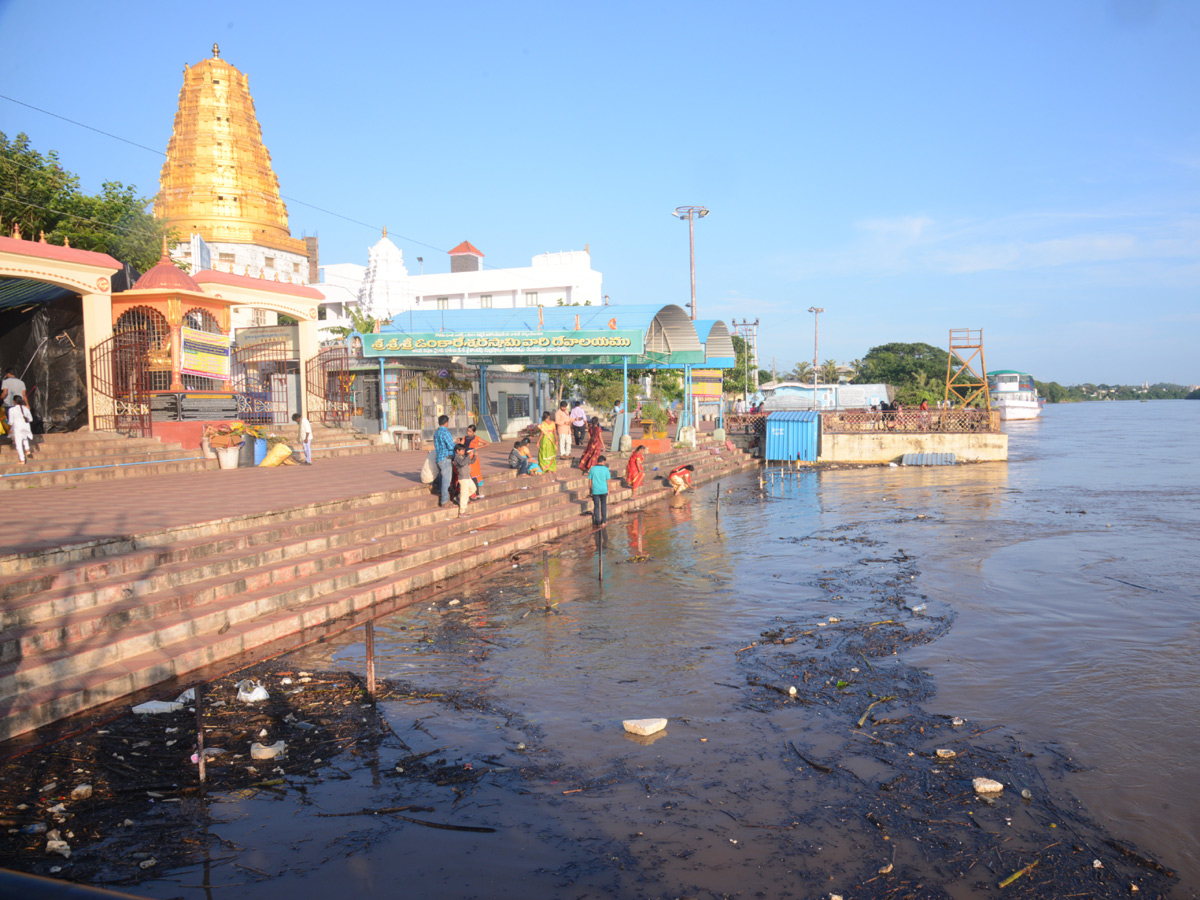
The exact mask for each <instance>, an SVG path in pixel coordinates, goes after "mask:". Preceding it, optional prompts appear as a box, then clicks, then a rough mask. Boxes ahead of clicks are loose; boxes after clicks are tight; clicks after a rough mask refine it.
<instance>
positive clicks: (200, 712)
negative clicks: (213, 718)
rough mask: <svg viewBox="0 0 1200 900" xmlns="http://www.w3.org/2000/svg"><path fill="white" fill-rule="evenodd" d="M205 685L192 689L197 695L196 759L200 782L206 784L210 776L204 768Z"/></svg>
mask: <svg viewBox="0 0 1200 900" xmlns="http://www.w3.org/2000/svg"><path fill="white" fill-rule="evenodd" d="M203 688H204V685H202V684H198V685H196V686H195V687H194V688H193V689H192V690H193V692H194V693H195V696H196V760H197V762H198V765H199V766H200V770H199V771H200V783H201V784H204V781H205V779H206V778H207V777H208V775H207V772H206V770H205V768H204V707H203V705H202V703H203V700H204V697H203V694H202V693H201V692H202V690H203Z"/></svg>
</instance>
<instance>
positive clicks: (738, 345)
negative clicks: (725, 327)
mask: <svg viewBox="0 0 1200 900" xmlns="http://www.w3.org/2000/svg"><path fill="white" fill-rule="evenodd" d="M732 338H733V353H734V358H735V359H736V360H737V361H736V362H735V363H734V365H733V368H732V369H726V370H725V374H724V377H723V378H722V379H721V390H723V391H724V392H725V393H727V394H738V395H740V394H742V393H743V392H751V393H752V392H753V391H754V374H755V373H754V370H753V369H751V368H750V360H749V358H748V357H749V347H748V345H747V343H746V339H745V338H744V337H742V336H741V335H740V334H735V335H732ZM747 378H749V384H748V386H747Z"/></svg>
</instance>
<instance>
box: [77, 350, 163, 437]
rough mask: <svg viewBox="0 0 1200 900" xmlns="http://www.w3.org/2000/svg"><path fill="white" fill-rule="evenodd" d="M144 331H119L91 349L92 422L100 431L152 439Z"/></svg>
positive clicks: (147, 351)
mask: <svg viewBox="0 0 1200 900" xmlns="http://www.w3.org/2000/svg"><path fill="white" fill-rule="evenodd" d="M149 351H150V339H149V336H148V335H147V334H146V332H145V331H120V332H117V333H116V334H114V335H113V336H112V337H111V338H109V339H108V340H106V341H104V342H102V343H100V344H97V345H96V346H95V347H93V348H92V351H91V352H92V397H93V401H94V403H95V408H94V409H93V410H92V419H93V421H94V422H95V427H96V429H97V430H98V431H118V432H121V433H122V434H127V435H131V436H137V437H149V436H150V392H149V391H148V390H147V383H146V360H147V355H148V353H149Z"/></svg>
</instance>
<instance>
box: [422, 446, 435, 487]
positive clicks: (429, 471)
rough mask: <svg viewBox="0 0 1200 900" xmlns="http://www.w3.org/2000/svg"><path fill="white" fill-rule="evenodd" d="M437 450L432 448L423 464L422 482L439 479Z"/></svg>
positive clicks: (430, 482)
mask: <svg viewBox="0 0 1200 900" xmlns="http://www.w3.org/2000/svg"><path fill="white" fill-rule="evenodd" d="M437 476H438V467H437V450H430V451H429V455H428V456H427V457H425V462H424V463H422V464H421V484H433V483H434V482H435V481H436V480H437Z"/></svg>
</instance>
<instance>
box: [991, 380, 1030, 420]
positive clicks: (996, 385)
mask: <svg viewBox="0 0 1200 900" xmlns="http://www.w3.org/2000/svg"><path fill="white" fill-rule="evenodd" d="M987 378H988V393H989V394H991V398H992V408H993V409H998V410H1000V418H1001V420H1005V419H1036V418H1037V417H1038V416H1040V415H1041V414H1042V403H1043V402H1044V401H1043V400H1042V399H1041V398H1040V397H1038V393H1037V387H1036V386H1035V385H1034V383H1033V376H1032V375H1030V374H1028V373H1027V372H1018V371H1017V370H1016V369H996V370H995V371H992V372H988V374H987Z"/></svg>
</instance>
